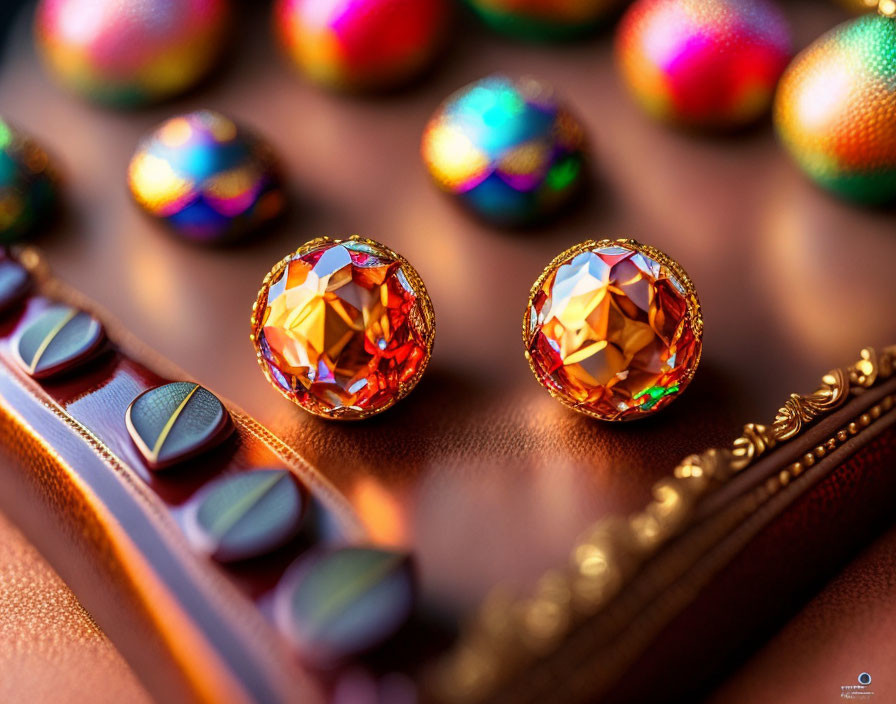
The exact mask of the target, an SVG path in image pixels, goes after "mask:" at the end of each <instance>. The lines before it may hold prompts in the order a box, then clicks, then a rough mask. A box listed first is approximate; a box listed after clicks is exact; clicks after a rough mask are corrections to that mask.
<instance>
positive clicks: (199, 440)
mask: <svg viewBox="0 0 896 704" xmlns="http://www.w3.org/2000/svg"><path fill="white" fill-rule="evenodd" d="M125 422H126V423H127V427H128V432H129V433H130V435H131V439H132V440H133V441H134V444H135V445H136V446H137V449H138V450H140V454H142V455H143V459H144V460H145V462H146V464H147V465H149V467H150V468H152V469H164V468H165V467H169V466H171V465H173V464H176V463H178V462H182V461H183V460H186V459H188V458H190V457H195V456H196V455H198V454H200V453H202V452H205V451H206V450H210V449H211V448H213V447H215V446H216V445H218V444H220V443H221V442H223V441H224V440H226V439H227V436H228V435H230V432H231V431H232V430H233V425H232V423H231V422H230V414H229V413H228V412H227V409H225V408H224V405H223V404H222V403H221V401H219V400H218V397H217V396H215V395H214V394H213V393H212V392H211V391H209V390H208V389H205V388H203V387H202V386H200V385H199V384H194V383H193V382H189V381H176V382H174V383H171V384H165V385H164V386H158V387H156V388H154V389H150V390H149V391H144V392H143V393H142V394H140V395H139V396H138V397H137V398H135V399H134V400H133V402H132V403H131V405H130V406H128V410H127V413H126V414H125Z"/></svg>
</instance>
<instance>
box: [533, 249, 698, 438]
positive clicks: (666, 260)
mask: <svg viewBox="0 0 896 704" xmlns="http://www.w3.org/2000/svg"><path fill="white" fill-rule="evenodd" d="M614 246H615V247H623V248H625V249H631V250H633V251H635V252H639V253H641V254H645V255H647V256H648V257H649V258H650V259H653V260H654V261H656V262H658V263H659V265H660V266H661V267H664V268H666V269H669V270H670V271H671V272H672V274H673V275H674V276H675V278H676V280H677V281H678V282H679V283H680V284H681V285H682V286H683V287H684V291H685V295H686V296H687V302H688V312H687V317H686V322H687V323H688V324H689V325H690V326H691V328H692V329H693V331H694V337H695V339H696V343H697V357H696V358H695V360H694V364H693V366H692V367H691V369H690V371H689V372H688V374H687V376H686V377H685V378H684V379H683V380H682V382H681V391H680V392H679V393H683V392H684V390H685V389H686V388H687V387H688V385H689V384H690V383H691V380H692V379H693V378H694V374H695V373H696V371H697V367H699V366H700V358H701V356H702V354H703V313H702V309H701V307H700V299H699V298H698V296H697V287H696V286H694V282H693V281H692V280H691V277H690V276H688V273H687V272H686V271H685V270H684V268H683V267H682V266H681V264H679V263H678V262H677V261H675V260H674V259H673V258H672V257H670V256H669V255H668V254H666V253H665V252H663V251H661V250H659V249H657V248H656V247H651V246H650V245H646V244H641V243H640V242H638V241H637V240H634V239H630V238H620V239H615V240H611V239H604V240H586V241H585V242H581V243H579V244H577V245H574V246H572V247H570V248H569V249H567V250H565V251H564V252H561V253H560V254H558V255H557V256H556V257H554V258H553V259H552V260H551V263H550V264H548V265H547V266H546V267H545V269H544V271H542V272H541V275H540V276H539V277H538V278H537V279H536V280H535V283H534V284H532V288H531V289H530V291H529V299H528V300H527V301H526V310H525V311H524V313H523V345H524V346H525V348H526V352H525V356H526V361H527V362H528V363H529V369H531V370H532V374H534V375H535V378H536V379H539V374H538V370H537V369H536V367H535V362H534V361H533V360H532V355H530V354H529V347H530V344H531V338H532V334H531V331H530V325H531V322H532V306H533V304H534V301H535V297H536V296H537V295H538V292H539V291H541V288H542V286H544V282H545V281H546V280H547V278H548V277H549V276H550V275H551V274H553V273H554V272H555V271H556V270H557V268H558V267H560V266H561V265H562V264H565V263H566V262H568V261H569V260H571V259H573V258H575V257H577V256H578V255H579V254H582V253H583V252H588V251H591V250H595V249H599V248H602V247H614ZM539 383H541V381H540V379H539ZM542 386H544V385H543V384H542ZM544 388H545V389H546V390H547V391H548V393H550V394H551V396H553V397H554V398H555V399H556V400H557V401H559V402H560V403H562V404H563V405H564V406H566V407H567V408H571V409H573V410H574V411H577V412H578V413H582V414H584V415H586V416H591V417H592V418H597V419H598V420H602V421H608V420H609V421H613V422H617V421H618V419H609V418H605V417H604V416H601V415H599V414H597V413H594V412H593V411H590V410H588V409H586V408H582V407H581V406H578V405H576V404H574V403H571V402H570V401H569V399H566V398H564V397H563V396H561V395H560V394H558V393H557V392H556V391H555V390H554V389H552V388H550V387H549V386H544ZM657 410H659V409H657ZM648 415H650V414H647V413H645V414H644V417H646V416H648ZM630 420H635V419H630Z"/></svg>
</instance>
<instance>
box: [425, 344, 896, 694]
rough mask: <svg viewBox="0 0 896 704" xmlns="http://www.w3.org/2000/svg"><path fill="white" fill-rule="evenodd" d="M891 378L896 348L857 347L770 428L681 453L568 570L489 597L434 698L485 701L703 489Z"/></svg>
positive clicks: (859, 425) (638, 558)
mask: <svg viewBox="0 0 896 704" xmlns="http://www.w3.org/2000/svg"><path fill="white" fill-rule="evenodd" d="M894 372H896V345H894V346H891V347H888V348H886V349H885V350H883V352H881V353H877V352H876V351H875V350H874V349H872V348H866V349H864V350H862V352H861V355H860V358H859V360H858V361H857V362H856V363H855V364H853V365H851V366H850V367H848V368H846V369H835V370H833V371H831V372H829V373H827V374H825V375H824V377H822V381H821V385H820V386H819V388H818V389H817V390H816V391H815V392H814V393H811V394H807V395H799V394H793V395H791V396H790V398H789V399H788V400H787V402H786V403H785V404H784V406H782V407H781V409H780V410H779V411H778V413H777V416H776V417H775V421H774V423H772V424H771V425H770V426H766V425H760V424H756V423H749V424H747V425H745V426H744V429H743V432H742V433H741V435H740V437H738V438H737V439H736V440H735V441H734V442H733V443H732V444H731V445H730V446H729V447H727V448H720V449H712V450H707V451H706V452H703V453H701V454H698V455H691V456H689V457H686V458H685V459H684V460H683V461H682V462H680V463H679V464H678V466H677V467H676V468H675V470H674V472H673V474H672V475H671V476H668V477H666V478H664V479H662V480H660V481H659V482H657V483H656V484H655V485H654V487H653V498H652V500H651V501H650V503H648V504H647V506H646V507H645V508H644V509H643V510H642V511H640V512H638V513H635V514H634V515H632V516H629V517H628V518H621V517H607V518H604V519H602V520H601V521H599V522H598V523H596V524H595V525H593V526H592V527H591V528H590V529H588V530H587V531H586V532H585V534H584V535H583V536H582V538H581V539H580V540H579V542H578V543H577V544H576V545H575V547H574V548H573V550H572V554H571V556H570V564H569V565H568V567H567V568H565V569H560V570H552V571H549V572H547V573H546V574H545V575H544V576H543V577H542V578H541V580H539V582H538V585H537V586H536V589H535V593H534V595H533V596H531V597H529V598H526V599H522V600H515V599H514V598H512V597H511V596H510V595H508V594H506V593H504V592H495V593H494V594H493V595H492V596H491V597H490V598H489V599H487V600H486V601H485V602H484V603H483V604H482V606H481V608H480V610H479V613H478V614H477V616H476V617H475V618H474V619H473V621H472V622H471V623H470V624H469V626H468V627H467V629H466V631H465V633H464V634H463V635H462V636H461V638H460V641H459V643H458V645H457V646H456V648H455V650H454V651H453V652H452V653H450V654H449V655H448V656H447V657H446V658H445V660H443V662H442V663H441V664H440V667H438V668H437V669H436V671H435V673H434V678H433V680H432V684H433V689H434V691H435V692H436V694H437V696H438V697H439V698H440V699H441V700H442V701H446V702H477V701H482V700H484V699H485V698H487V697H488V696H490V695H491V694H492V693H493V692H495V691H496V689H497V687H498V686H499V685H500V683H501V682H502V681H504V680H505V679H506V678H508V677H510V676H512V675H513V674H514V673H516V672H519V671H520V670H521V668H524V667H525V666H526V665H527V663H531V662H532V661H533V660H534V659H536V658H538V657H539V656H542V655H544V654H546V653H548V652H550V651H551V650H552V649H553V648H555V647H556V646H557V644H558V643H559V642H560V641H561V640H562V639H563V638H564V637H565V636H566V634H567V633H568V632H569V631H570V629H571V628H572V627H573V626H574V625H575V624H576V623H580V622H581V621H582V620H583V619H584V618H587V617H589V616H593V615H594V614H596V613H598V612H599V611H600V610H601V609H602V608H603V607H605V606H606V605H607V604H608V603H609V601H610V600H611V599H612V598H613V597H614V596H616V594H618V593H619V592H620V590H621V589H622V587H623V586H624V584H625V583H626V581H627V580H629V579H630V578H631V577H632V576H633V575H634V573H635V572H636V571H637V570H638V569H639V567H640V566H641V565H643V564H644V562H645V561H646V560H647V558H648V557H649V556H650V555H651V554H653V553H655V552H656V551H657V550H658V549H659V548H660V547H661V546H662V545H663V544H664V543H666V542H668V541H669V540H670V539H671V538H672V537H673V536H675V535H676V534H678V533H680V532H681V531H682V529H683V528H684V527H685V526H686V525H687V524H688V522H689V521H690V520H691V517H692V515H693V508H694V506H695V504H696V503H697V502H698V501H699V500H700V499H701V498H702V497H703V496H704V495H705V494H706V493H708V492H709V491H710V489H711V488H713V487H718V486H720V485H721V484H723V483H724V482H725V481H726V480H727V479H728V478H729V477H731V476H733V475H734V474H736V473H738V472H741V471H743V470H744V469H746V468H747V467H749V466H750V465H752V464H753V463H755V462H756V461H757V459H758V458H760V457H762V456H763V455H765V454H766V453H767V452H769V450H771V449H772V448H774V447H775V446H777V445H779V444H780V443H784V442H787V441H789V440H791V439H792V438H794V437H796V436H798V435H799V434H801V433H802V432H804V431H805V430H806V429H807V428H808V427H809V426H811V425H812V424H813V423H815V422H816V421H818V420H819V419H820V418H821V417H823V416H824V415H826V414H828V413H830V412H832V411H833V410H834V409H836V408H838V407H840V406H841V405H843V403H844V402H845V401H846V399H847V397H848V396H849V395H850V394H852V395H858V394H860V393H862V392H863V391H864V390H866V389H868V388H871V387H872V386H873V385H875V384H876V383H878V382H879V381H881V380H883V379H887V378H889V377H890V376H892V375H893V374H894ZM894 407H896V395H892V396H888V397H886V398H885V399H883V401H881V403H879V404H878V405H876V406H875V407H874V408H872V409H870V410H869V411H868V412H866V413H863V414H862V415H861V416H860V417H859V418H856V419H855V421H854V422H851V423H849V424H848V425H847V426H846V427H844V428H842V429H841V430H839V431H838V432H837V433H836V434H835V435H834V436H833V437H831V438H830V439H829V440H828V441H827V442H825V443H823V444H821V445H819V446H818V447H816V448H813V449H812V450H811V451H810V452H808V453H806V455H804V456H803V457H801V458H800V459H799V460H798V461H796V462H794V463H792V464H791V465H789V466H788V467H786V468H783V469H782V470H781V472H780V473H779V474H778V475H776V476H774V477H771V478H769V479H768V481H767V482H766V484H765V485H763V487H760V488H761V489H762V490H763V491H765V492H766V493H767V494H769V495H770V494H773V493H775V492H776V491H777V490H779V489H780V488H782V487H783V486H786V485H787V484H788V483H789V482H790V481H791V480H793V479H795V478H797V477H798V476H799V475H800V474H802V472H803V471H805V470H806V469H807V468H809V467H811V466H812V465H814V464H815V462H816V461H818V460H819V459H821V458H822V457H824V456H825V455H826V454H828V453H830V452H831V451H833V450H834V449H836V448H837V447H838V446H839V445H840V444H842V443H844V442H846V440H848V439H849V438H850V437H852V436H854V435H856V434H858V433H859V432H861V431H862V430H863V429H864V428H867V427H868V426H870V425H871V423H873V422H874V421H875V420H877V419H878V418H879V417H880V416H881V415H882V414H884V413H887V412H889V411H891V410H892V409H893V408H894Z"/></svg>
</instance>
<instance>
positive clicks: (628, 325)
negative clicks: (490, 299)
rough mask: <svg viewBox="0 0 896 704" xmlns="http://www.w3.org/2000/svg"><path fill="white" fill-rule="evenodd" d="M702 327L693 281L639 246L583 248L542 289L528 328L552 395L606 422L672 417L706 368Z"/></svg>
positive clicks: (554, 267) (557, 265)
mask: <svg viewBox="0 0 896 704" xmlns="http://www.w3.org/2000/svg"><path fill="white" fill-rule="evenodd" d="M702 333H703V322H702V319H701V317H700V304H699V302H698V300H697V294H696V291H695V290H694V287H693V284H692V283H691V280H690V279H689V278H688V276H687V274H685V272H684V271H683V270H682V269H681V267H680V266H679V265H678V264H677V263H676V262H675V261H673V260H672V259H670V258H669V257H668V256H666V255H665V254H663V253H662V252H660V251H659V250H656V249H654V248H652V247H647V246H645V245H641V244H639V243H637V242H634V241H633V240H617V241H615V242H612V241H609V240H604V241H601V242H593V241H592V242H585V243H583V244H581V245H578V246H576V247H573V248H572V249H570V250H568V251H566V252H564V253H563V254H561V255H560V256H559V257H557V258H556V259H555V260H554V261H553V262H552V263H551V264H550V266H549V267H548V268H547V269H546V270H545V272H544V274H542V276H541V277H540V278H539V280H538V281H537V282H536V283H535V286H534V287H533V289H532V293H531V296H530V299H529V306H528V308H527V310H526V314H525V318H524V321H523V337H524V341H525V344H526V356H527V358H528V359H529V363H530V365H531V367H532V371H533V372H534V373H535V376H536V377H537V378H538V380H539V381H540V382H541V383H542V385H544V386H545V388H547V389H548V391H550V392H551V394H552V395H553V396H554V397H555V398H557V399H558V400H560V401H561V402H563V403H564V404H566V405H568V406H571V407H572V408H574V409H575V410H577V411H580V412H582V413H585V414H587V415H590V416H593V417H596V418H600V419H601V420H613V421H616V420H633V419H635V418H640V417H643V416H644V415H646V414H649V413H653V412H655V411H658V410H660V409H661V408H664V407H665V406H667V405H668V404H669V403H671V402H672V401H673V400H674V399H675V398H677V396H678V395H679V394H680V393H681V391H682V390H684V388H685V386H687V385H688V383H689V382H690V380H691V378H692V377H693V375H694V371H695V370H696V368H697V364H698V362H699V361H700V351H701V348H702Z"/></svg>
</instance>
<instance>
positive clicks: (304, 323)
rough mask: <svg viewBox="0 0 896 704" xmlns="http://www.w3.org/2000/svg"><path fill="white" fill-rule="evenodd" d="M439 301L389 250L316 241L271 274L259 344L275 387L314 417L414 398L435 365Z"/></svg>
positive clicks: (260, 314) (345, 415) (257, 312)
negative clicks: (413, 391)
mask: <svg viewBox="0 0 896 704" xmlns="http://www.w3.org/2000/svg"><path fill="white" fill-rule="evenodd" d="M434 337H435V320H434V315H433V310H432V303H431V302H430V299H429V296H428V295H427V293H426V288H425V287H424V285H423V282H422V280H421V279H420V276H419V275H418V274H417V272H416V271H415V270H414V269H413V267H411V265H410V264H409V263H408V262H407V261H406V260H405V259H404V258H403V257H401V256H400V255H398V254H396V253H395V252H393V251H391V250H390V249H388V248H387V247H385V246H384V245H381V244H379V243H378V242H374V241H373V240H366V239H361V238H357V237H353V238H351V239H349V240H345V241H340V240H329V239H326V238H323V239H319V240H314V241H312V242H309V243H308V244H306V245H305V246H303V247H302V248H300V249H299V250H298V251H297V252H296V253H295V254H293V255H291V256H289V257H287V258H286V259H284V260H283V261H281V262H280V263H279V264H277V266H275V267H274V269H273V270H272V271H271V273H270V274H268V276H267V278H266V279H265V282H264V285H263V286H262V289H261V291H260V292H259V296H258V300H257V301H256V303H255V308H254V311H253V316H252V340H253V342H254V344H255V348H256V351H257V354H258V361H259V363H260V364H261V367H262V369H263V370H264V372H265V374H266V376H267V377H268V379H269V381H270V382H271V383H272V384H273V385H274V386H275V387H276V388H277V389H278V390H279V391H280V392H281V393H282V394H283V395H285V396H286V397H287V398H289V399H290V400H291V401H293V402H295V403H296V404H298V405H299V406H301V407H302V408H304V409H305V410H307V411H310V412H311V413H314V414H317V415H320V416H324V417H327V418H336V419H343V420H353V419H358V418H365V417H367V416H370V415H373V414H375V413H379V412H381V411H384V410H385V409H387V408H389V407H390V406H392V405H393V404H394V403H395V402H396V401H398V400H400V399H401V398H403V397H404V396H405V395H407V394H408V393H409V392H410V390H411V389H412V388H413V387H414V385H415V384H416V383H417V382H418V381H419V379H420V377H421V375H422V374H423V370H424V368H425V367H426V365H427V363H428V362H429V358H430V355H431V353H432V345H433V339H434Z"/></svg>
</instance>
